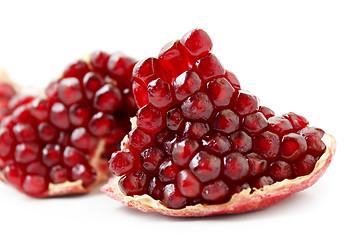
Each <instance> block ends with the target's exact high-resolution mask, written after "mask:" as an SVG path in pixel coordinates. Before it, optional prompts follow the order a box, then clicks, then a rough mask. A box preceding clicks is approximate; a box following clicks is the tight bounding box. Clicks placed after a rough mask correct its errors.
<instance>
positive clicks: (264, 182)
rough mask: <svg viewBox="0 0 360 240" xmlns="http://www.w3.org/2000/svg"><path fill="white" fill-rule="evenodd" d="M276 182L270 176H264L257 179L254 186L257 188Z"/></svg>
mask: <svg viewBox="0 0 360 240" xmlns="http://www.w3.org/2000/svg"><path fill="white" fill-rule="evenodd" d="M273 183H274V180H273V179H272V178H271V177H269V176H262V177H260V178H258V179H256V180H255V182H254V187H255V188H257V189H260V188H263V187H265V186H267V185H271V184H273Z"/></svg>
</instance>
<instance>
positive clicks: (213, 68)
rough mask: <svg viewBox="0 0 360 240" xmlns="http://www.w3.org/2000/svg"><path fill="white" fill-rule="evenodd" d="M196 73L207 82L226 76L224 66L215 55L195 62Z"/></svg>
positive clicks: (209, 55)
mask: <svg viewBox="0 0 360 240" xmlns="http://www.w3.org/2000/svg"><path fill="white" fill-rule="evenodd" d="M194 68H195V71H196V72H197V73H198V74H199V75H200V76H202V78H203V79H204V80H205V81H208V80H211V79H214V78H216V77H221V76H224V75H225V69H224V66H223V65H222V64H221V63H220V61H219V59H217V57H215V55H214V54H211V53H210V54H208V55H206V56H204V57H202V58H200V59H199V60H197V61H196V62H195V66H194Z"/></svg>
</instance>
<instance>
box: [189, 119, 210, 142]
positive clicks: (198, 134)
mask: <svg viewBox="0 0 360 240" xmlns="http://www.w3.org/2000/svg"><path fill="white" fill-rule="evenodd" d="M209 130H210V128H209V125H208V124H206V123H201V122H186V124H185V130H184V135H185V136H187V137H189V138H193V139H200V138H202V137H203V136H205V134H206V133H208V132H209Z"/></svg>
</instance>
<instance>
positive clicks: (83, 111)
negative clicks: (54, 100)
mask: <svg viewBox="0 0 360 240" xmlns="http://www.w3.org/2000/svg"><path fill="white" fill-rule="evenodd" d="M89 118H90V110H89V108H87V107H86V106H85V105H79V104H74V105H72V106H71V107H70V109H69V120H70V123H71V124H72V125H73V126H77V127H79V126H85V125H86V124H87V122H88V121H89Z"/></svg>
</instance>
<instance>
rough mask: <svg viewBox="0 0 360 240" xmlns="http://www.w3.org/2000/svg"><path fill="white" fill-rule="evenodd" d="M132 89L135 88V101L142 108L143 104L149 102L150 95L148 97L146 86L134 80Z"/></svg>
mask: <svg viewBox="0 0 360 240" xmlns="http://www.w3.org/2000/svg"><path fill="white" fill-rule="evenodd" d="M132 90H133V93H134V95H135V96H137V97H136V98H135V102H136V105H137V106H138V107H139V108H142V107H143V106H145V105H146V104H148V103H149V97H148V94H147V91H146V88H144V87H142V86H141V85H140V84H138V83H137V82H133V84H132Z"/></svg>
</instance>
